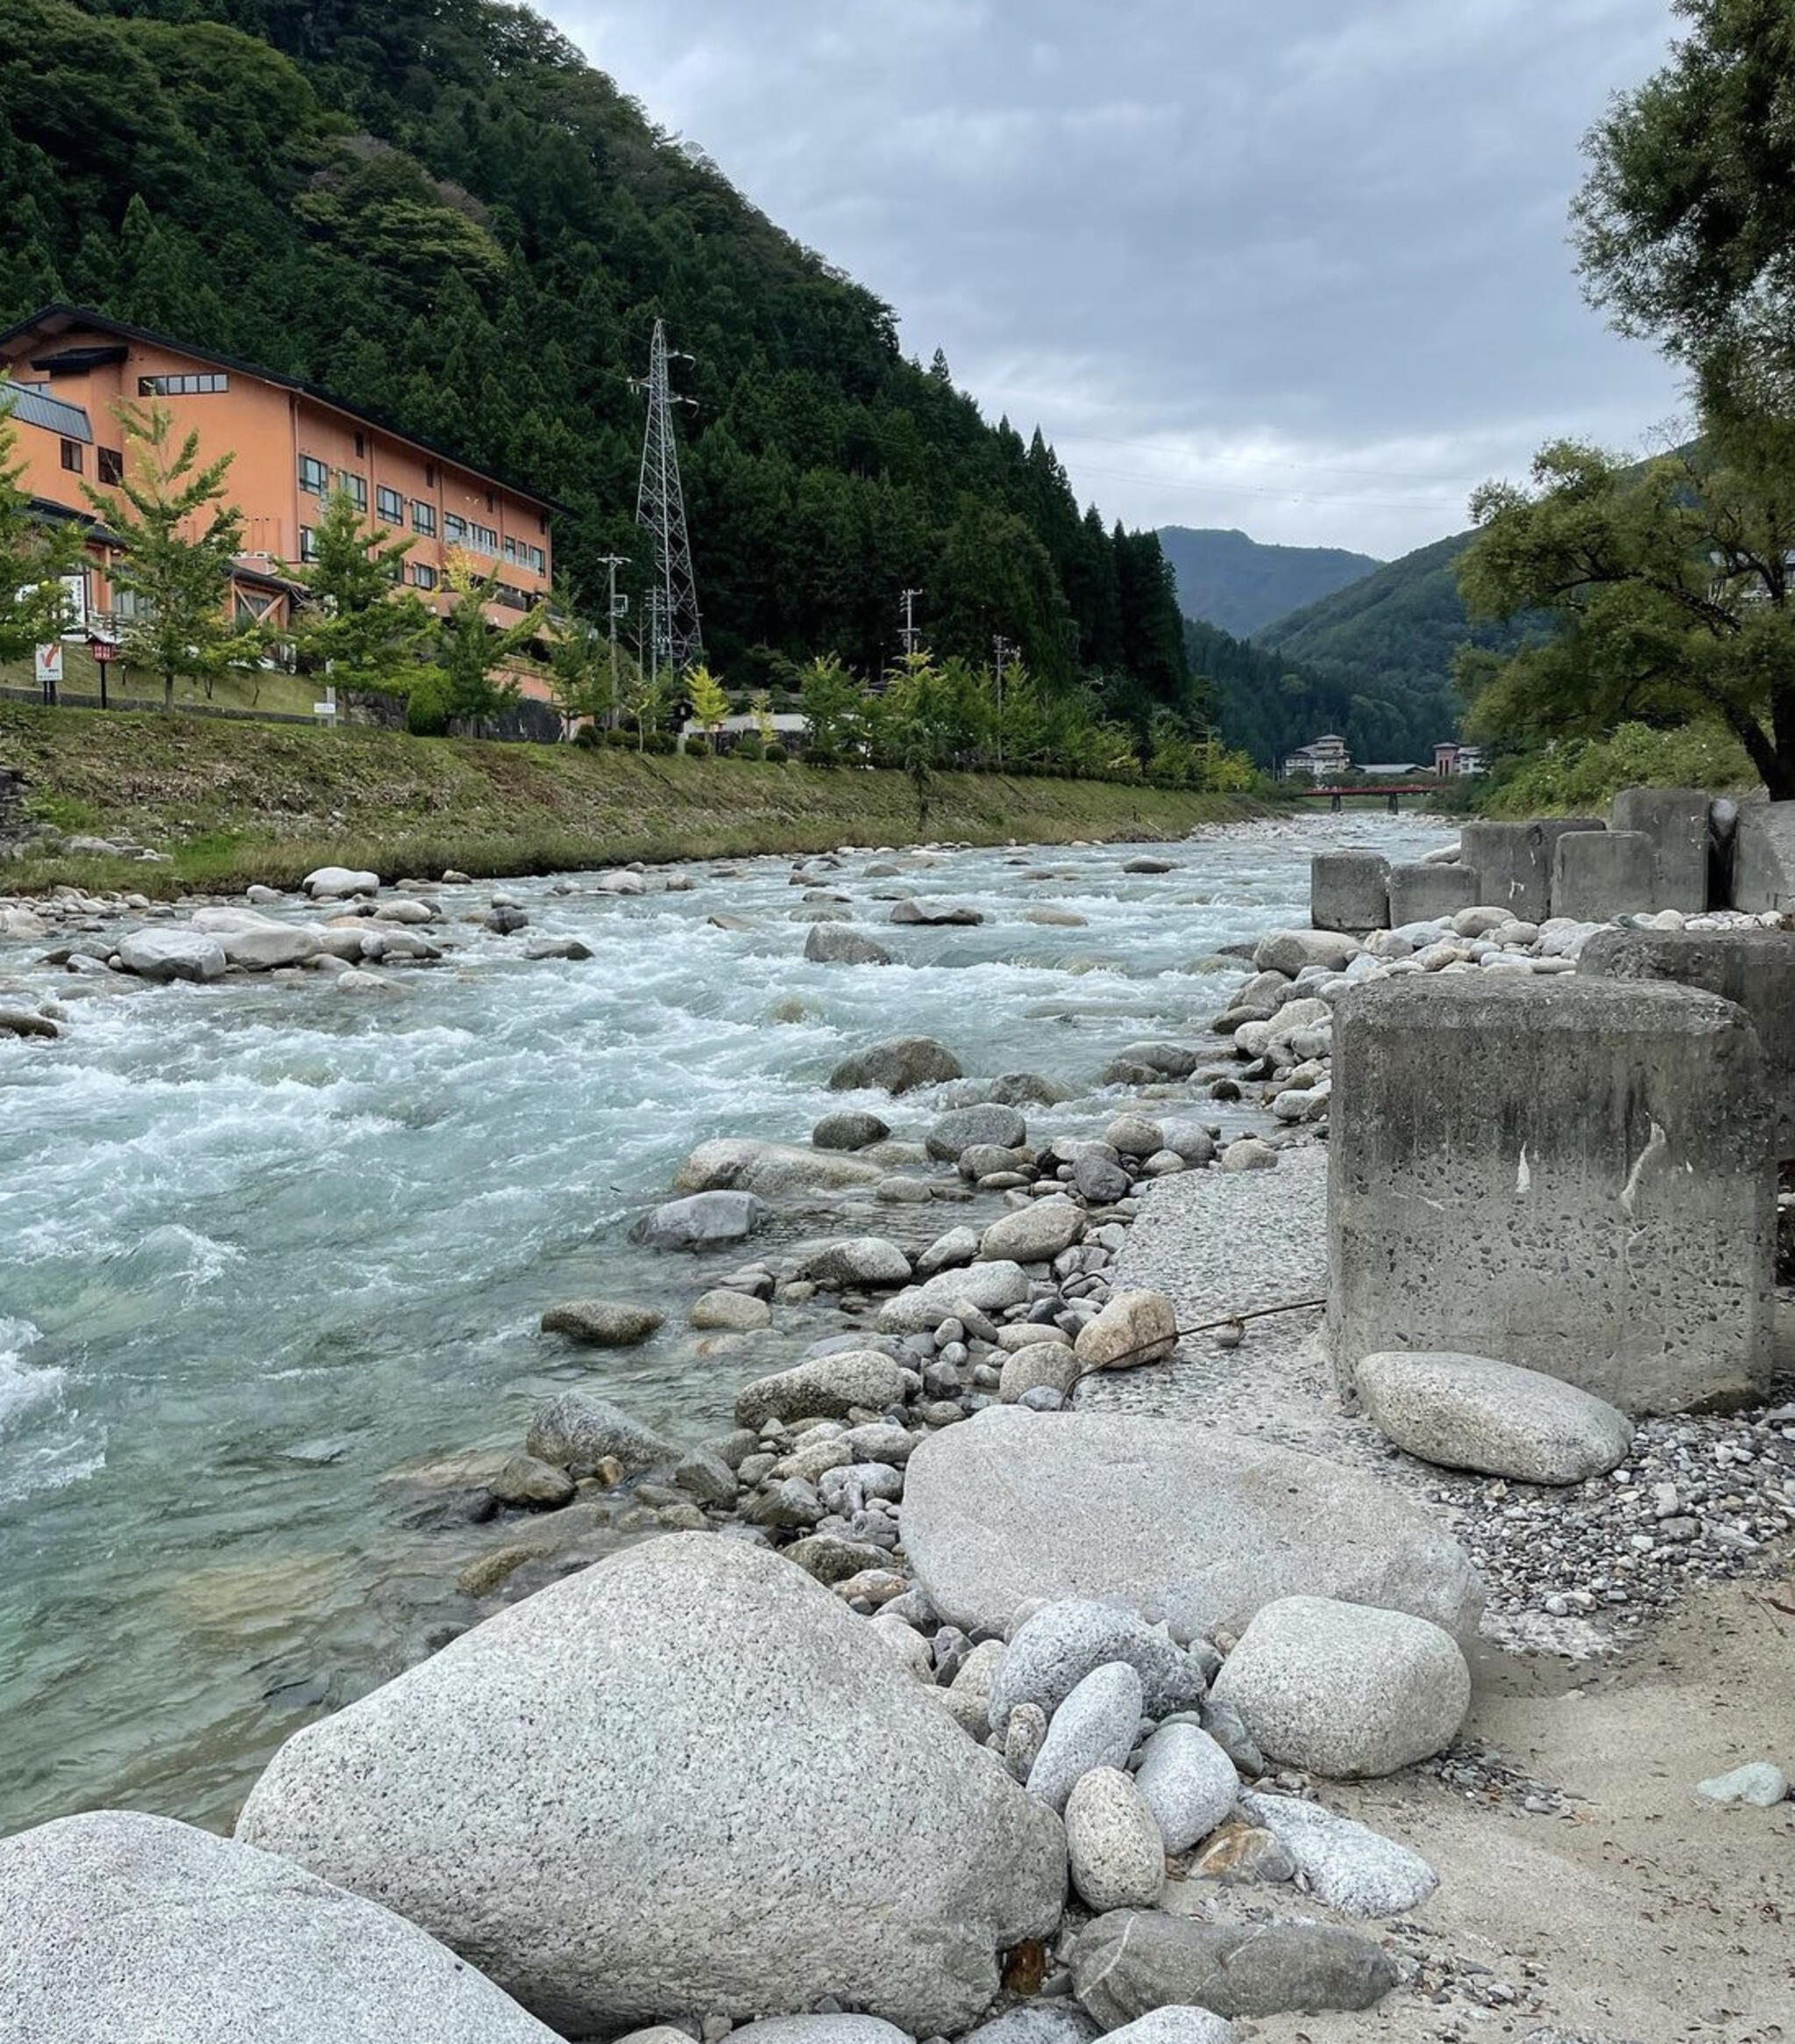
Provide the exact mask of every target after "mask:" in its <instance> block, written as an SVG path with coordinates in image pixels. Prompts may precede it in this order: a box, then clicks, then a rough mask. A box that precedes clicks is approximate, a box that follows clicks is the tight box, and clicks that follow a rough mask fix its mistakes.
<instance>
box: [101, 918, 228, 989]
mask: <svg viewBox="0 0 1795 2044" xmlns="http://www.w3.org/2000/svg"><path fill="white" fill-rule="evenodd" d="M118 962H119V963H120V964H121V965H122V966H123V967H124V969H125V970H126V971H127V972H134V973H135V974H136V975H137V976H138V978H139V979H159V980H169V979H188V980H209V979H217V978H218V977H220V976H221V975H222V974H223V971H224V969H225V966H226V965H227V964H228V963H229V961H228V960H227V959H226V958H225V956H224V947H223V945H222V944H221V943H219V941H218V940H217V939H216V937H208V936H206V935H204V934H203V933H200V932H197V931H194V930H133V931H132V932H131V934H130V935H129V936H128V937H122V938H120V940H119V942H118Z"/></svg>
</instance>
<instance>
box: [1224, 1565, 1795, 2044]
mask: <svg viewBox="0 0 1795 2044" xmlns="http://www.w3.org/2000/svg"><path fill="white" fill-rule="evenodd" d="M1771 1596H1774V1597H1777V1598H1780V1600H1782V1601H1783V1602H1784V1603H1785V1604H1795V1585H1791V1584H1788V1583H1784V1585H1783V1586H1777V1585H1775V1584H1770V1585H1766V1584H1763V1583H1756V1584H1749V1585H1742V1584H1729V1585H1717V1586H1712V1587H1710V1588H1707V1589H1705V1590H1703V1591H1701V1592H1699V1593H1696V1594H1694V1595H1692V1597H1691V1598H1690V1600H1689V1601H1688V1602H1687V1603H1686V1604H1685V1606H1684V1608H1682V1609H1681V1610H1680V1611H1679V1612H1678V1614H1677V1615H1676V1616H1675V1617H1674V1618H1672V1619H1671V1621H1670V1622H1668V1623H1666V1624H1664V1626H1662V1627H1660V1628H1657V1629H1655V1630H1654V1631H1653V1632H1652V1633H1651V1635H1650V1636H1649V1637H1648V1638H1647V1639H1646V1640H1644V1641H1643V1642H1642V1643H1640V1644H1639V1646H1638V1647H1637V1648H1636V1649H1635V1651H1634V1652H1633V1654H1632V1655H1631V1656H1630V1657H1628V1658H1627V1659H1626V1660H1624V1661H1620V1662H1609V1663H1607V1664H1603V1665H1602V1666H1600V1668H1596V1669H1585V1670H1581V1671H1579V1676H1580V1680H1579V1684H1578V1686H1575V1687H1572V1688H1569V1689H1564V1690H1562V1691H1561V1692H1560V1693H1556V1694H1553V1693H1546V1690H1545V1686H1544V1681H1543V1678H1542V1677H1541V1675H1540V1673H1539V1671H1537V1669H1536V1668H1535V1667H1533V1666H1531V1665H1529V1664H1527V1663H1525V1662H1522V1661H1515V1660H1510V1659H1508V1658H1507V1657H1499V1658H1495V1659H1493V1660H1492V1661H1490V1662H1487V1663H1486V1664H1485V1665H1484V1667H1483V1668H1482V1669H1481V1670H1480V1671H1479V1694H1478V1697H1477V1700H1476V1701H1475V1703H1474V1705H1473V1708H1472V1717H1471V1721H1470V1722H1469V1724H1468V1725H1467V1727H1466V1736H1467V1737H1469V1738H1472V1739H1475V1740H1480V1741H1482V1742H1484V1743H1485V1744H1486V1745H1488V1746H1493V1747H1495V1748H1497V1749H1500V1750H1501V1753H1502V1754H1503V1755H1504V1757H1506V1758H1508V1760H1509V1761H1510V1762H1511V1763H1513V1764H1515V1765H1516V1766H1517V1767H1518V1768H1519V1770H1520V1771H1522V1772H1523V1773H1524V1774H1526V1775H1527V1776H1529V1777H1531V1778H1533V1779H1534V1780H1536V1781H1537V1782H1541V1783H1545V1784H1550V1785H1552V1786H1554V1787H1555V1788H1557V1790H1558V1791H1560V1792H1562V1794H1563V1795H1564V1798H1565V1799H1566V1813H1564V1814H1553V1815H1532V1814H1529V1813H1527V1812H1526V1811H1525V1810H1524V1809H1523V1808H1522V1806H1521V1802H1520V1800H1519V1798H1518V1797H1515V1798H1508V1797H1504V1798H1503V1799H1501V1800H1500V1801H1497V1802H1489V1801H1485V1802H1483V1803H1482V1804H1481V1805H1480V1806H1479V1804H1475V1803H1471V1802H1467V1800H1466V1799H1465V1796H1464V1794H1463V1793H1454V1792H1452V1791H1451V1789H1449V1788H1448V1787H1446V1786H1445V1785H1444V1784H1443V1783H1441V1782H1440V1781H1439V1780H1437V1779H1436V1778H1432V1777H1430V1775H1428V1774H1426V1773H1424V1772H1422V1771H1415V1770H1411V1771H1408V1773H1406V1774H1403V1775H1401V1776H1398V1777H1395V1778H1393V1779H1391V1780H1388V1781H1383V1782H1373V1783H1366V1784H1364V1785H1361V1786H1359V1787H1354V1788H1347V1787H1344V1786H1335V1785H1329V1787H1328V1788H1327V1789H1326V1791H1325V1792H1324V1796H1323V1799H1324V1800H1325V1801H1326V1802H1327V1803H1328V1804H1329V1805H1330V1806H1331V1807H1333V1808H1336V1809H1337V1810H1340V1811H1341V1812H1342V1813H1344V1814H1347V1815H1350V1816H1355V1817H1358V1818H1359V1819H1361V1820H1363V1821H1364V1822H1366V1823H1368V1824H1371V1825H1373V1826H1374V1827H1375V1828H1377V1829H1379V1830H1380V1831H1384V1832H1387V1834H1388V1835H1391V1836H1392V1837H1394V1838H1399V1839H1401V1840H1402V1841H1403V1842H1405V1843H1407V1844H1408V1845H1411V1846H1413V1847H1414V1848H1415V1849H1416V1850H1417V1851H1419V1852H1421V1853H1423V1854H1424V1855H1425V1856H1426V1857H1427V1858H1428V1859H1429V1861H1430V1863H1432V1865H1433V1866H1434V1868H1435V1870H1437V1873H1438V1874H1439V1877H1440V1886H1439V1890H1438V1891H1437V1894H1435V1895H1434V1896H1433V1897H1432V1899H1430V1901H1429V1902H1428V1903H1426V1904H1425V1905H1424V1906H1423V1907H1422V1908H1421V1909H1419V1910H1418V1911H1416V1913H1415V1917H1414V1919H1413V1920H1412V1927H1401V1928H1393V1930H1392V1931H1391V1933H1390V1936H1391V1942H1392V1943H1393V1945H1394V1947H1395V1948H1398V1949H1400V1950H1405V1951H1408V1952H1409V1953H1412V1954H1414V1955H1417V1956H1418V1957H1420V1958H1421V1959H1422V1961H1423V1967H1424V1973H1423V1979H1422V1981H1421V1982H1419V1983H1417V1984H1415V1985H1411V1986H1408V1987H1405V1988H1402V1989H1401V1990H1399V1991H1397V1992H1396V1993H1394V1994H1393V1995H1391V1996H1390V1997H1388V1998H1387V2001H1386V2003H1385V2004H1384V2005H1383V2006H1382V2007H1381V2008H1380V2009H1377V2010H1375V2011H1373V2012H1370V2013H1368V2014H1365V2015H1355V2016H1341V2015H1334V2016H1279V2017H1275V2018H1268V2019H1266V2020H1264V2021H1262V2022H1260V2023H1259V2024H1258V2025H1249V2024H1242V2025H1241V2026H1239V2027H1240V2029H1241V2033H1242V2035H1243V2037H1248V2036H1250V2037H1252V2038H1254V2039H1257V2040H1261V2044H1365V2040H1371V2039H1381V2040H1388V2044H1422V2040H1428V2044H1434V2040H1473V2039H1485V2038H1487V2039H1491V2040H1496V2039H1504V2040H1508V2039H1513V2040H1516V2044H1697V2040H1699V2044H1784V2040H1795V1802H1784V1803H1783V1804H1781V1805H1779V1806H1777V1808H1776V1809H1774V1810H1722V1809H1716V1808H1713V1807H1712V1806H1708V1805H1706V1804H1705V1803H1702V1802H1699V1800H1698V1799H1696V1797H1695V1795H1694V1793H1693V1789H1694V1785H1695V1783H1696V1782H1697V1781H1699V1780H1700V1779H1702V1778H1704V1777H1706V1776H1708V1775H1713V1774H1716V1773H1721V1772H1723V1771H1726V1770H1727V1769H1728V1768H1731V1767H1734V1766H1736V1765H1738V1764H1741V1763H1742V1762H1744V1761H1747V1760H1757V1759H1766V1758H1769V1759H1774V1760H1776V1761H1777V1763H1778V1764H1780V1765H1781V1766H1783V1767H1784V1769H1785V1770H1789V1769H1791V1767H1795V1617H1790V1616H1788V1615H1784V1614H1783V1613H1781V1612H1779V1611H1777V1609H1776V1608H1774V1607H1773V1606H1772V1605H1771V1604H1770V1603H1769V1602H1768V1601H1767V1599H1768V1598H1769V1597H1771ZM1571 1798H1575V1799H1577V1800H1575V1801H1571V1800H1569V1799H1571ZM1465 1962H1469V1964H1470V1965H1472V1966H1473V1967H1487V1968H1488V1969H1490V1970H1489V1972H1488V1973H1487V1974H1483V1973H1475V1972H1473V1973H1469V1974H1465V1973H1463V1972H1461V1971H1460V1970H1459V1969H1460V1968H1461V1967H1462V1966H1463V1965H1464V1964H1465ZM1442 1977H1444V1979H1445V1980H1446V1982H1447V1985H1446V1986H1445V1989H1444V1999H1443V2000H1441V2001H1440V2002H1438V2003H1436V2002H1435V2001H1434V2000H1433V1999H1432V1995H1433V1994H1434V1993H1435V1992H1437V1991H1440V1990H1439V1988H1438V1987H1437V1983H1438V1982H1439V1981H1440V1980H1441V1979H1442ZM1493 1988H1494V1989H1496V1990H1498V1994H1499V1991H1500V1990H1501V1989H1503V1988H1506V1989H1508V1990H1510V1991H1512V1992H1513V1995H1514V1997H1515V1999H1514V2000H1513V2001H1512V2002H1508V2003H1502V2002H1501V2000H1500V1999H1499V1998H1497V1997H1492V1998H1495V1999H1496V2001H1497V2005H1493V2006H1490V2005H1479V2001H1478V1999H1476V1998H1475V1997H1477V1996H1479V1995H1484V1996H1489V1995H1491V1991H1492V1989H1493Z"/></svg>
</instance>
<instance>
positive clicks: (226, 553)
mask: <svg viewBox="0 0 1795 2044" xmlns="http://www.w3.org/2000/svg"><path fill="white" fill-rule="evenodd" d="M118 422H119V426H120V428H121V429H122V431H123V434H124V480H123V481H122V482H121V483H119V484H118V485H117V487H116V488H114V489H110V490H96V489H95V488H94V487H93V486H91V485H90V484H86V483H84V484H82V490H83V492H84V493H85V494H86V496H87V499H88V501H89V503H90V504H91V505H92V506H93V507H94V509H95V511H96V513H97V514H98V515H99V518H100V520H101V522H102V523H103V525H104V526H105V527H106V529H107V530H108V532H109V533H110V534H111V535H112V536H114V537H115V538H116V539H117V542H118V545H119V550H118V551H117V553H116V554H115V555H114V556H113V558H112V563H111V565H110V569H109V570H108V575H109V577H110V581H111V584H112V587H113V589H114V591H115V593H119V594H122V595H124V596H125V597H126V598H127V599H128V600H129V601H130V604H131V616H130V618H129V620H128V621H127V622H126V624H125V627H124V636H123V638H122V640H121V642H120V645H119V653H120V656H121V657H122V658H123V659H124V661H125V663H126V664H128V665H131V666H133V667H141V668H144V669H145V670H147V671H148V672H149V673H151V674H153V676H155V678H157V679H158V680H159V681H160V683H161V684H162V705H163V707H164V708H165V709H172V708H173V707H174V688H175V684H176V683H177V682H181V681H188V680H195V679H197V680H200V681H203V682H205V683H206V684H207V685H210V684H211V683H212V682H213V681H214V680H215V679H216V677H217V676H218V675H220V674H222V673H224V672H226V671H229V670H230V669H232V668H242V667H250V666H253V665H254V664H255V663H256V661H257V660H258V659H259V657H260V656H261V654H262V652H263V650H264V640H263V636H262V635H261V633H260V632H259V630H258V629H257V628H254V627H252V626H250V627H245V626H240V625H239V624H238V622H237V621H235V620H234V619H232V618H231V616H230V615H229V614H227V608H226V597H227V593H228V592H229V589H230V586H231V562H232V560H233V559H234V558H235V557H236V556H237V555H238V552H240V551H241V550H242V546H243V513H242V512H241V511H240V510H239V509H238V507H236V506H235V505H234V504H231V503H228V502H227V501H226V497H227V494H228V491H227V486H226V482H225V478H226V476H227V475H228V474H229V472H230V469H231V461H232V460H233V458H234V457H233V456H231V455H229V454H223V455H220V456H219V457H218V458H217V459H216V461H211V462H208V463H207V464H206V465H205V466H204V467H202V466H201V465H200V458H199V435H198V434H197V433H196V432H193V433H189V434H188V436H186V438H185V439H184V440H183V441H182V442H181V444H180V445H179V446H178V447H177V446H175V445H174V440H173V435H174V418H173V416H172V415H171V414H170V413H169V411H168V409H167V407H166V406H162V405H152V406H148V407H145V406H141V405H135V404H131V403H128V402H127V403H125V404H123V405H121V406H120V407H119V410H118Z"/></svg>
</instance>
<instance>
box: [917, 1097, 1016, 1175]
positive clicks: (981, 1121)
mask: <svg viewBox="0 0 1795 2044" xmlns="http://www.w3.org/2000/svg"><path fill="white" fill-rule="evenodd" d="M1027 1140H1028V1123H1027V1121H1026V1120H1025V1118H1024V1117H1023V1116H1022V1115H1021V1114H1019V1113H1018V1111H1016V1109H1015V1108H1013V1107H1005V1106H1003V1105H1002V1104H999V1103H998V1102H997V1101H995V1100H983V1101H979V1102H977V1103H976V1104H974V1105H973V1106H971V1107H950V1108H949V1109H948V1110H947V1112H946V1113H945V1114H940V1115H937V1116H936V1118H935V1119H934V1120H933V1122H932V1123H931V1124H930V1125H929V1132H928V1133H927V1135H926V1136H925V1137H924V1139H923V1142H924V1146H925V1147H926V1149H927V1151H928V1153H929V1154H930V1156H932V1157H935V1158H938V1159H940V1160H941V1161H942V1162H943V1163H947V1164H954V1163H957V1162H958V1161H959V1160H960V1158H961V1156H962V1155H963V1154H964V1153H966V1152H967V1151H968V1150H971V1149H976V1148H977V1147H978V1146H980V1145H981V1144H992V1145H994V1146H996V1147H997V1148H998V1149H1000V1150H1019V1149H1020V1148H1021V1147H1022V1146H1023V1145H1024V1144H1025V1142H1026V1141H1027Z"/></svg>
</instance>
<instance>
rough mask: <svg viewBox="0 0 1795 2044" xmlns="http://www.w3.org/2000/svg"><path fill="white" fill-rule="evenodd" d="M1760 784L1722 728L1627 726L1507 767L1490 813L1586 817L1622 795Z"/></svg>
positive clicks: (1737, 745)
mask: <svg viewBox="0 0 1795 2044" xmlns="http://www.w3.org/2000/svg"><path fill="white" fill-rule="evenodd" d="M1755 779H1756V775H1755V774H1754V772H1753V770H1752V766H1751V762H1750V761H1749V759H1748V758H1747V757H1746V756H1745V749H1744V748H1743V747H1742V745H1741V744H1740V743H1739V741H1738V740H1737V739H1736V738H1735V737H1734V735H1733V734H1732V733H1731V732H1730V731H1728V729H1727V728H1726V727H1725V726H1724V725H1721V724H1713V723H1699V724H1682V725H1678V727H1676V728H1675V729H1674V730H1670V731H1659V730H1657V729H1655V728H1653V727H1651V726H1650V725H1648V724H1622V725H1621V726H1620V727H1619V728H1618V729H1616V731H1615V732H1614V735H1613V736H1612V737H1608V738H1593V739H1577V738H1573V739H1569V740H1566V741H1565V742H1563V743H1562V744H1559V745H1557V746H1556V747H1555V748H1554V749H1552V750H1551V751H1550V752H1546V753H1540V754H1537V755H1536V756H1534V757H1533V758H1531V759H1526V760H1522V761H1520V762H1518V763H1510V762H1508V761H1506V760H1505V761H1503V762H1502V763H1501V765H1500V766H1499V768H1498V770H1497V780H1496V785H1495V787H1494V789H1493V791H1492V792H1491V794H1490V796H1489V798H1488V799H1487V801H1486V804H1485V805H1484V806H1485V808H1486V811H1487V813H1489V814H1490V815H1493V816H1516V817H1525V816H1550V815H1551V814H1553V813H1557V814H1559V815H1571V816H1581V815H1586V814H1588V813H1591V812H1593V811H1599V810H1601V809H1603V808H1606V807H1607V803H1608V800H1609V798H1611V797H1612V796H1614V795H1616V794H1618V793H1619V792H1620V791H1621V789H1622V788H1706V789H1707V790H1708V791H1709V792H1710V793H1711V794H1718V793H1720V792H1721V791H1723V790H1726V789H1728V788H1741V787H1749V786H1750V785H1751V784H1752V783H1753V781H1754V780H1755Z"/></svg>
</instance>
